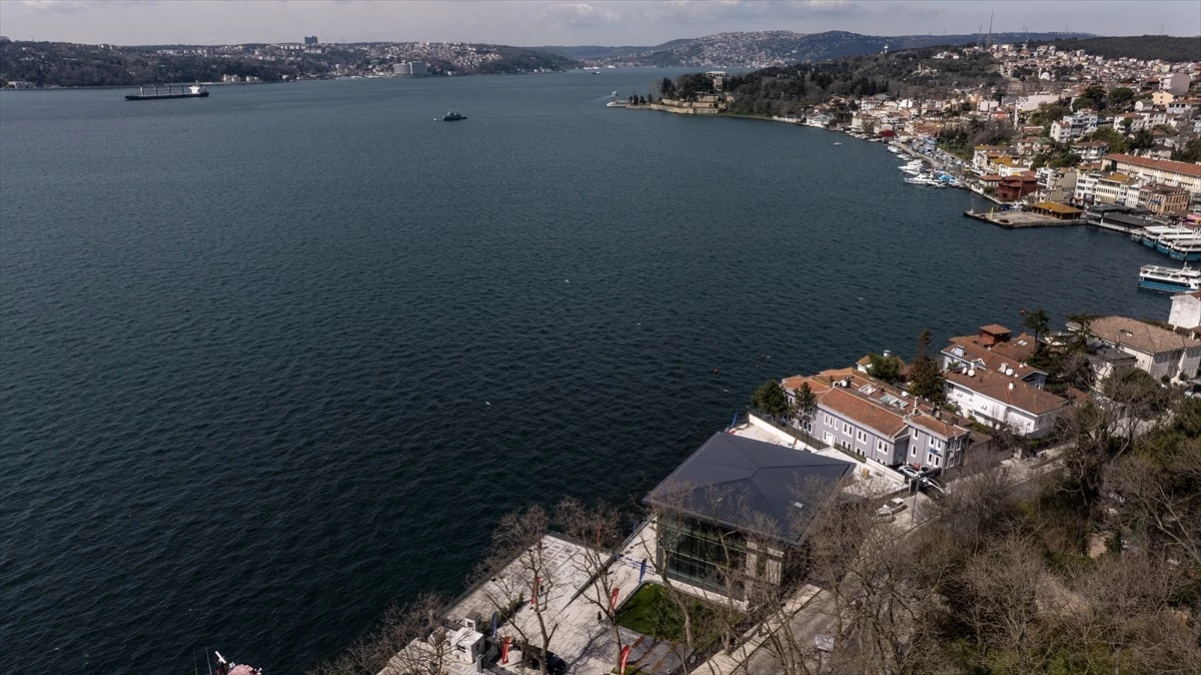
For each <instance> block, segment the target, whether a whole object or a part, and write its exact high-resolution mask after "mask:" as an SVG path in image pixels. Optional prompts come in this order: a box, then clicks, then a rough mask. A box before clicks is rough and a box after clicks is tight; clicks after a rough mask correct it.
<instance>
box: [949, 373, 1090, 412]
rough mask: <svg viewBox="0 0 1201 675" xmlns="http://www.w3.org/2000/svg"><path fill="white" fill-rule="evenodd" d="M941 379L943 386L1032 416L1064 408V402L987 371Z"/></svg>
mask: <svg viewBox="0 0 1201 675" xmlns="http://www.w3.org/2000/svg"><path fill="white" fill-rule="evenodd" d="M944 377H946V379H947V382H951V383H953V384H957V385H959V386H961V387H963V388H965V389H970V390H972V391H974V392H976V393H978V394H980V395H981V396H987V397H988V398H991V399H993V400H995V401H1001V402H1002V403H1005V404H1007V405H1009V406H1011V407H1014V408H1017V409H1018V410H1023V411H1025V412H1028V413H1030V414H1032V415H1042V414H1045V413H1048V412H1052V411H1055V410H1058V409H1060V408H1062V407H1064V406H1065V405H1067V399H1064V398H1060V397H1059V396H1056V395H1055V394H1052V393H1051V392H1049V391H1043V390H1042V389H1036V388H1035V387H1032V386H1030V385H1028V384H1026V383H1025V382H1021V381H1019V380H1017V379H1014V378H1012V377H1006V376H1004V375H1001V374H999V373H994V372H992V371H990V370H977V371H976V374H975V375H974V376H972V377H969V376H968V374H967V373H956V372H953V371H948V372H947V373H945V374H944ZM1010 385H1012V387H1011V386H1010Z"/></svg>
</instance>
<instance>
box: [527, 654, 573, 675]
mask: <svg viewBox="0 0 1201 675" xmlns="http://www.w3.org/2000/svg"><path fill="white" fill-rule="evenodd" d="M521 662H522V663H523V664H525V667H526V668H529V669H530V670H538V671H541V670H542V650H541V649H538V648H537V647H530V648H528V649H527V650H525V651H523V652H521ZM546 672H548V673H550V675H563V673H566V672H567V662H566V661H564V660H563V659H561V658H559V657H558V656H557V655H556V654H555V653H554V652H546Z"/></svg>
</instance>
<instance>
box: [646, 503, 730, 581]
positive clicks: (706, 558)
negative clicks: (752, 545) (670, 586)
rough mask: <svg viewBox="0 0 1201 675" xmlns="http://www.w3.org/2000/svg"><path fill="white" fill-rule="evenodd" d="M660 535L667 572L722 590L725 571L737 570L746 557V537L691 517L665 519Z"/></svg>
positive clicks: (672, 575)
mask: <svg viewBox="0 0 1201 675" xmlns="http://www.w3.org/2000/svg"><path fill="white" fill-rule="evenodd" d="M661 523H662V524H661V526H660V527H661V528H662V530H661V532H660V535H659V544H660V547H661V548H660V555H663V554H666V561H664V562H666V567H667V574H668V576H670V577H671V578H673V579H678V580H680V581H683V582H685V583H689V584H693V585H697V586H700V587H702V588H709V589H710V590H716V591H721V590H722V585H721V583H720V579H721V577H722V571H723V570H726V569H738V568H739V567H741V566H742V564H743V560H744V559H745V557H746V540H745V538H744V537H743V536H742V535H741V534H740V533H738V532H731V531H725V530H723V529H721V528H717V527H714V526H712V525H709V524H707V523H701V522H698V521H694V520H692V519H690V518H665V519H663V520H662V521H661Z"/></svg>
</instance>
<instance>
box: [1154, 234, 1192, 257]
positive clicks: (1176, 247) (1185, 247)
mask: <svg viewBox="0 0 1201 675" xmlns="http://www.w3.org/2000/svg"><path fill="white" fill-rule="evenodd" d="M1155 250H1157V251H1158V250H1160V249H1159V245H1156V247H1155ZM1163 252H1164V253H1167V254H1168V257H1169V258H1171V259H1172V260H1183V261H1185V262H1196V261H1198V260H1201V238H1196V237H1194V238H1191V239H1176V240H1174V241H1172V242H1171V243H1169V244H1168V246H1167V249H1166V250H1165V251H1163Z"/></svg>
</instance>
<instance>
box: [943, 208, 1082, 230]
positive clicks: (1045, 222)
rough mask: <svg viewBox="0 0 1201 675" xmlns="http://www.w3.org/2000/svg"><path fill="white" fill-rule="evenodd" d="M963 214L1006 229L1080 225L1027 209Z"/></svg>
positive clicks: (1075, 221) (1073, 221)
mask: <svg viewBox="0 0 1201 675" xmlns="http://www.w3.org/2000/svg"><path fill="white" fill-rule="evenodd" d="M963 215H965V216H967V217H968V218H975V219H976V220H983V221H984V222H986V223H992V224H993V225H996V226H997V227H1003V228H1005V229H1007V230H1021V229H1026V228H1031V227H1068V226H1071V225H1080V224H1082V223H1083V222H1084V221H1081V220H1059V219H1058V218H1052V217H1050V216H1044V215H1041V214H1038V213H1030V212H1028V211H1017V210H1014V211H964V212H963Z"/></svg>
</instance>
